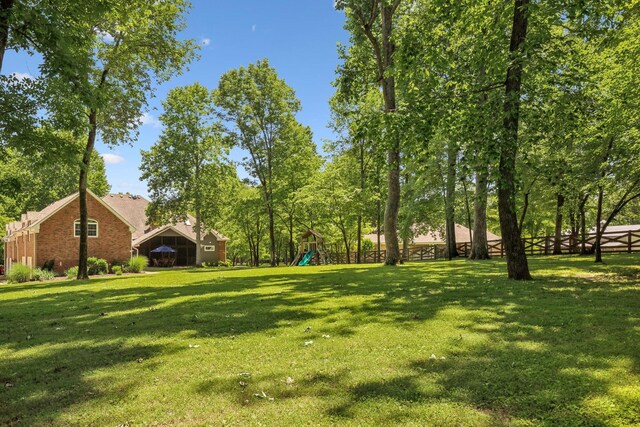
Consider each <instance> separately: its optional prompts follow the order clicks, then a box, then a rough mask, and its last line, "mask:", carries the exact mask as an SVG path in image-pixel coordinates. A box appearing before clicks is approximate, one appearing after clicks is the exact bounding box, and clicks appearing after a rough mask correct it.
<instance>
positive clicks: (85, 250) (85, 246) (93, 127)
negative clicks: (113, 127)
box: [77, 110, 98, 280]
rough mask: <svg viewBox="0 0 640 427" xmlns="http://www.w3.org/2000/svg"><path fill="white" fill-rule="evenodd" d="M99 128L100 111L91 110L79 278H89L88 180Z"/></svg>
mask: <svg viewBox="0 0 640 427" xmlns="http://www.w3.org/2000/svg"><path fill="white" fill-rule="evenodd" d="M97 130H98V113H97V111H96V110H91V111H90V112H89V136H88V137H87V145H86V147H85V149H84V153H83V154H82V166H81V168H80V180H79V184H78V201H79V204H80V247H79V254H78V276H77V278H78V279H79V280H86V279H88V278H89V272H88V269H87V258H88V256H89V255H88V254H89V242H88V234H89V210H88V206H87V182H88V177H89V165H90V163H91V153H93V148H94V147H95V144H96V132H97Z"/></svg>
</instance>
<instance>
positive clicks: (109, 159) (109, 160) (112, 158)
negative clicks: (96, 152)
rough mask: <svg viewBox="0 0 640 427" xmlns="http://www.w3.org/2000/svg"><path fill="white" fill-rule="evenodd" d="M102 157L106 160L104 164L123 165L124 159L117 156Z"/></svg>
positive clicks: (105, 154)
mask: <svg viewBox="0 0 640 427" xmlns="http://www.w3.org/2000/svg"><path fill="white" fill-rule="evenodd" d="M100 155H101V156H102V158H103V159H104V162H105V163H106V164H108V165H117V164H118V163H122V162H123V161H124V157H122V156H118V155H117V154H112V153H103V154H100Z"/></svg>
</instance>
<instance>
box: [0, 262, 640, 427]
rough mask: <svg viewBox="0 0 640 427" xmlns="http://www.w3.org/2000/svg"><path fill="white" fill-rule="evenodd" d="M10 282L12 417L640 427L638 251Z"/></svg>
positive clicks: (46, 421) (55, 421) (1, 340)
mask: <svg viewBox="0 0 640 427" xmlns="http://www.w3.org/2000/svg"><path fill="white" fill-rule="evenodd" d="M605 260H606V261H607V264H606V265H600V266H596V265H594V264H593V263H592V261H591V259H582V258H576V257H564V258H551V257H549V258H535V259H531V260H530V262H531V266H532V271H533V274H534V276H535V278H536V279H537V280H535V281H533V282H528V283H522V282H511V281H508V280H506V279H505V278H504V276H505V266H504V263H503V262H502V261H488V262H481V263H475V262H474V263H472V262H468V261H464V260H460V261H454V262H427V263H422V264H410V265H404V266H400V267H398V268H395V269H394V268H385V267H381V266H326V267H306V268H304V267H289V268H277V269H256V270H246V269H245V270H237V271H233V270H227V271H214V270H206V269H202V270H179V271H173V272H172V271H169V272H162V273H154V274H146V275H139V276H127V277H117V278H115V277H114V278H106V279H92V280H91V281H90V282H88V283H84V282H71V281H58V282H52V283H44V284H37V283H30V284H20V285H2V286H0V424H8V425H14V424H15V425H64V426H69V425H83V426H84V425H100V426H101V425H107V426H108V425H112V426H116V425H119V424H124V425H127V423H128V425H131V426H138V425H171V426H173V425H222V424H229V425H296V426H297V425H334V424H340V425H420V426H422V425H442V426H496V425H509V426H510V425H513V426H557V425H569V426H573V425H581V426H601V425H602V426H605V425H607V426H608V425H611V426H618V425H619V426H622V425H627V426H631V425H640V256H638V255H636V256H630V255H617V256H608V257H606V259H605Z"/></svg>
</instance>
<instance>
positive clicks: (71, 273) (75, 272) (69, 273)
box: [64, 266, 78, 280]
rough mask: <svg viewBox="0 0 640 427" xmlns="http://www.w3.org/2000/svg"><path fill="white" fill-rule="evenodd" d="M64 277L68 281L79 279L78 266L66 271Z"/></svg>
mask: <svg viewBox="0 0 640 427" xmlns="http://www.w3.org/2000/svg"><path fill="white" fill-rule="evenodd" d="M64 275H65V276H67V278H68V279H71V280H73V279H75V278H76V277H78V266H75V267H69V268H67V269H66V270H65V271H64Z"/></svg>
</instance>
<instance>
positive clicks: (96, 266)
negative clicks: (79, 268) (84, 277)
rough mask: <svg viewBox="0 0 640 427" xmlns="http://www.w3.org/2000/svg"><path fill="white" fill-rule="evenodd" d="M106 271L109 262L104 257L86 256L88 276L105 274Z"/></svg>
mask: <svg viewBox="0 0 640 427" xmlns="http://www.w3.org/2000/svg"><path fill="white" fill-rule="evenodd" d="M108 271H109V264H108V263H107V260H106V259H102V258H96V257H94V256H92V257H89V258H87V272H88V273H89V276H95V275H97V274H107V272H108Z"/></svg>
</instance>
